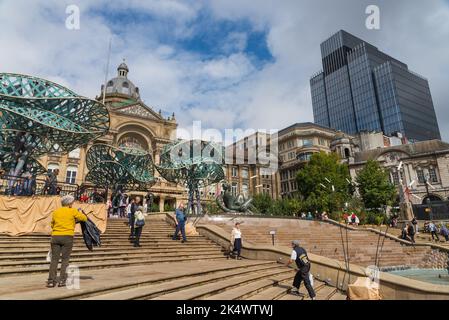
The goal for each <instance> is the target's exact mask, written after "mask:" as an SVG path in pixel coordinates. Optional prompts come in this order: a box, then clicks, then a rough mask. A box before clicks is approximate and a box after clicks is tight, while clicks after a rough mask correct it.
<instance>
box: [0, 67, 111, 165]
mask: <svg viewBox="0 0 449 320" xmlns="http://www.w3.org/2000/svg"><path fill="white" fill-rule="evenodd" d="M109 124H110V117H109V111H108V109H107V108H106V106H105V105H103V104H102V103H100V102H98V101H96V100H92V99H89V98H85V97H82V96H79V95H77V94H76V93H74V92H73V91H71V90H69V89H67V88H65V87H63V86H61V85H59V84H56V83H54V82H51V81H48V80H45V79H41V78H36V77H32V76H27V75H21V74H13V73H0V160H2V162H3V163H4V164H5V163H11V162H12V161H14V158H16V159H17V157H18V155H17V154H14V150H13V149H14V145H15V141H16V139H17V136H18V134H20V133H23V134H25V136H26V144H27V151H28V152H27V157H28V158H33V159H37V158H38V157H39V156H42V155H43V154H46V153H48V152H70V151H72V150H74V149H76V148H79V147H81V146H83V145H85V144H87V143H88V142H90V141H92V140H95V139H97V138H99V137H101V136H103V135H105V134H106V133H107V131H108V130H109Z"/></svg>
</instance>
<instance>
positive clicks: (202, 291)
mask: <svg viewBox="0 0 449 320" xmlns="http://www.w3.org/2000/svg"><path fill="white" fill-rule="evenodd" d="M280 274H289V275H291V274H292V270H291V269H289V268H286V267H273V268H272V269H270V270H268V271H262V272H254V273H252V274H251V275H247V276H237V277H229V278H228V279H226V280H222V281H220V285H219V286H217V284H216V283H210V284H204V285H200V286H196V287H194V288H190V289H185V290H179V291H176V292H173V293H167V294H163V295H160V296H158V297H155V298H153V300H195V299H202V298H205V297H207V296H209V295H212V294H215V293H218V292H220V291H222V290H225V289H231V288H235V287H238V286H242V285H245V284H248V283H250V282H252V281H256V280H259V279H263V278H266V277H273V276H276V275H280Z"/></svg>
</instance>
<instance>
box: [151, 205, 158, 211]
mask: <svg viewBox="0 0 449 320" xmlns="http://www.w3.org/2000/svg"><path fill="white" fill-rule="evenodd" d="M150 212H159V204H157V203H152V204H151V208H150Z"/></svg>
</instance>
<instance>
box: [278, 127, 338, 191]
mask: <svg viewBox="0 0 449 320" xmlns="http://www.w3.org/2000/svg"><path fill="white" fill-rule="evenodd" d="M336 134H337V131H335V130H333V129H330V128H327V127H323V126H320V125H317V124H314V123H311V122H305V123H295V124H294V125H291V126H289V127H287V128H285V129H283V130H281V131H279V132H278V148H279V172H278V176H279V178H278V183H279V185H278V190H279V192H280V196H281V197H289V196H292V195H293V194H294V193H295V192H297V190H298V184H297V181H296V175H297V172H298V170H300V169H301V168H302V166H303V165H304V164H305V163H306V162H307V161H309V160H310V157H311V156H312V154H314V153H317V152H321V151H324V152H326V153H329V152H331V149H330V145H331V142H332V141H333V139H334V137H335V136H336Z"/></svg>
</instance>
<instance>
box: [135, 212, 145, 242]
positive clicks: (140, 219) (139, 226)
mask: <svg viewBox="0 0 449 320" xmlns="http://www.w3.org/2000/svg"><path fill="white" fill-rule="evenodd" d="M144 226H145V215H144V214H143V207H142V206H138V207H137V210H136V212H135V213H134V247H141V245H140V236H141V235H142V230H143V227H144Z"/></svg>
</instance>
